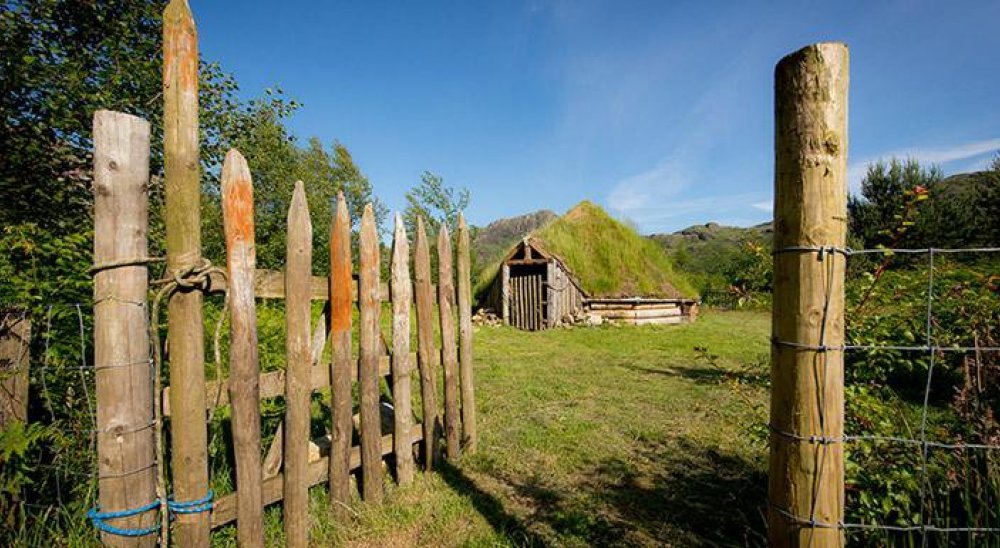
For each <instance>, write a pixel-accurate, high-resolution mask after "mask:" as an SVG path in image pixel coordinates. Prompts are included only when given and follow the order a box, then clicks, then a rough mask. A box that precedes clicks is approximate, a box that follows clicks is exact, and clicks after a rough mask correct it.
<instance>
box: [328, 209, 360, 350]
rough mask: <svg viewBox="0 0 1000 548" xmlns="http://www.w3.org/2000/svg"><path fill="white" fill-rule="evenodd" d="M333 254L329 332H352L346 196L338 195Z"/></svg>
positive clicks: (349, 243)
mask: <svg viewBox="0 0 1000 548" xmlns="http://www.w3.org/2000/svg"><path fill="white" fill-rule="evenodd" d="M330 252H331V255H332V256H333V257H334V261H333V262H332V265H331V268H330V316H331V321H330V329H331V331H334V332H338V331H346V330H349V329H350V328H351V287H352V286H353V285H354V284H353V280H352V277H351V219H350V217H349V216H348V214H347V201H346V200H345V199H344V194H343V193H340V194H338V195H337V213H336V217H335V218H334V221H333V231H332V233H331V234H330Z"/></svg>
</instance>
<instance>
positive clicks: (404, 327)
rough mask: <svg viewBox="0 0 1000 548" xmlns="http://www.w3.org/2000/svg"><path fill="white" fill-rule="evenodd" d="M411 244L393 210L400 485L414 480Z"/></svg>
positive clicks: (395, 428)
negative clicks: (394, 217) (411, 379)
mask: <svg viewBox="0 0 1000 548" xmlns="http://www.w3.org/2000/svg"><path fill="white" fill-rule="evenodd" d="M412 300H413V285H412V284H411V282H410V245H409V242H407V241H406V227H405V226H403V217H402V216H401V215H400V214H398V213H397V214H396V230H395V234H394V236H393V248H392V401H393V404H394V406H395V413H394V414H393V416H394V417H395V424H394V425H393V437H392V441H393V451H394V452H395V454H396V478H397V480H398V481H399V484H400V485H407V484H409V483H410V482H412V481H413V441H412V435H411V430H413V400H412V397H411V392H410V390H411V387H410V375H411V373H412V372H413V364H412V363H410V302H411V301H412Z"/></svg>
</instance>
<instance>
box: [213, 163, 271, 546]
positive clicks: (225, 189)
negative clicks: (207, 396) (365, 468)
mask: <svg viewBox="0 0 1000 548" xmlns="http://www.w3.org/2000/svg"><path fill="white" fill-rule="evenodd" d="M222 218H223V222H224V226H225V232H226V263H227V267H228V272H229V276H228V278H229V303H230V312H231V314H230V318H231V321H230V337H229V401H230V404H231V405H232V409H233V411H232V422H233V453H234V456H235V461H236V500H237V501H238V502H237V509H238V512H237V515H238V517H237V524H236V525H237V539H238V540H239V544H240V546H249V547H256V546H263V545H264V513H263V512H264V503H263V495H262V493H261V483H262V482H263V480H264V477H263V474H264V473H263V468H262V467H261V456H260V356H259V350H258V344H257V341H258V339H257V309H256V302H255V299H254V270H255V269H256V268H257V252H256V248H255V244H254V221H253V184H252V182H251V179H250V168H249V167H248V166H247V163H246V160H245V159H244V158H243V156H242V155H241V154H240V153H239V152H237V151H236V150H230V151H229V153H228V154H226V159H225V161H224V162H223V164H222Z"/></svg>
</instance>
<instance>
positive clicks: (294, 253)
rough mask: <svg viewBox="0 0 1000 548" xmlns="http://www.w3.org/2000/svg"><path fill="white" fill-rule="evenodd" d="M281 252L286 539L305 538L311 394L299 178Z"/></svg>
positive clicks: (308, 230) (304, 213) (306, 237)
mask: <svg viewBox="0 0 1000 548" xmlns="http://www.w3.org/2000/svg"><path fill="white" fill-rule="evenodd" d="M286 243H287V252H286V258H285V326H286V327H285V352H286V361H285V363H286V364H287V365H286V370H285V430H286V435H285V440H284V441H285V455H284V460H285V473H284V480H285V481H284V512H285V514H284V525H285V544H286V545H287V546H290V547H305V546H308V544H309V418H310V407H311V406H310V404H311V400H312V382H311V379H310V374H311V372H312V352H311V348H310V340H309V339H310V337H309V328H310V325H309V323H310V319H311V316H312V307H311V303H310V297H311V296H312V295H311V293H312V223H311V221H310V219H309V204H308V203H306V191H305V187H304V186H303V184H302V181H298V182H297V183H295V191H294V193H293V194H292V203H291V206H290V207H289V208H288V241H287V242H286Z"/></svg>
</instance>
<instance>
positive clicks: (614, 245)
mask: <svg viewBox="0 0 1000 548" xmlns="http://www.w3.org/2000/svg"><path fill="white" fill-rule="evenodd" d="M532 237H534V238H536V239H537V240H539V241H540V242H541V244H542V245H543V246H544V248H545V250H546V251H548V252H550V253H552V254H554V255H556V256H557V257H559V259H560V260H562V262H563V263H564V264H565V265H566V266H567V267H568V268H569V269H570V271H571V272H572V273H573V274H574V275H575V277H576V279H577V281H578V282H579V283H580V286H581V287H582V288H583V290H584V291H586V292H587V293H588V294H589V295H590V296H591V297H665V298H679V297H696V296H697V291H695V289H694V286H693V285H692V284H691V283H690V282H689V281H688V280H687V279H686V278H685V276H684V275H683V274H682V273H680V272H678V271H677V270H676V269H675V268H674V265H673V263H672V262H671V260H670V257H668V256H667V254H666V252H665V251H664V250H663V248H662V247H661V246H660V245H659V244H657V243H656V242H654V241H653V240H650V239H649V238H643V237H642V236H640V235H639V234H637V233H636V232H635V230H633V229H631V228H629V227H628V226H626V225H624V224H622V223H620V222H618V221H616V220H614V219H612V218H611V216H609V215H608V214H607V213H605V212H604V210H603V209H601V208H600V206H598V205H596V204H594V203H592V202H589V201H583V202H580V203H579V204H577V205H576V206H575V207H573V209H571V210H569V212H567V213H566V215H563V216H562V217H560V218H559V219H556V220H555V221H553V222H551V223H549V224H547V225H545V226H543V227H542V228H540V229H538V230H537V231H535V232H534V233H532ZM500 259H501V258H497V259H496V260H495V262H494V264H492V265H491V266H490V267H488V268H486V269H484V270H483V272H481V273H480V276H479V279H478V280H477V283H476V290H477V293H478V292H480V291H482V290H485V289H486V288H487V287H488V286H489V284H490V283H491V282H492V280H493V278H494V277H495V276H496V273H497V271H498V270H499V266H500Z"/></svg>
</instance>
